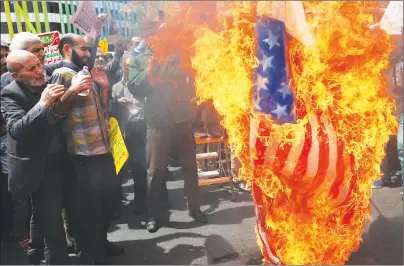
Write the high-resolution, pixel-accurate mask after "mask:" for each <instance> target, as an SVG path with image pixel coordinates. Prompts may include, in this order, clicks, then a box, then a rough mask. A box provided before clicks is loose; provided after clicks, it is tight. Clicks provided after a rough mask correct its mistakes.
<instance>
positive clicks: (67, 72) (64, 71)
mask: <svg viewBox="0 0 404 266" xmlns="http://www.w3.org/2000/svg"><path fill="white" fill-rule="evenodd" d="M76 75H77V72H75V71H74V70H72V69H70V68H67V67H61V68H58V69H56V70H55V71H54V72H53V74H52V76H51V82H52V83H55V82H62V83H63V82H66V81H70V80H71V79H72V78H73V77H74V76H76Z"/></svg>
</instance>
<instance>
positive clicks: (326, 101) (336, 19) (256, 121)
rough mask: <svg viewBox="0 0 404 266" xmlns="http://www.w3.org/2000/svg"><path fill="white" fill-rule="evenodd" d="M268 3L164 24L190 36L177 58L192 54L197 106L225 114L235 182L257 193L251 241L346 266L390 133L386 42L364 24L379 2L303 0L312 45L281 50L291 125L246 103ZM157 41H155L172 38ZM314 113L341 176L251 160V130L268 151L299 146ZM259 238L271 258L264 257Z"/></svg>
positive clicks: (254, 154) (235, 5)
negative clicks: (339, 162) (259, 224)
mask: <svg viewBox="0 0 404 266" xmlns="http://www.w3.org/2000/svg"><path fill="white" fill-rule="evenodd" d="M199 4H200V2H199ZM271 4H272V2H271V1H269V2H264V1H263V2H258V3H257V2H250V1H245V2H221V3H220V4H219V5H218V7H219V9H218V10H219V11H220V12H218V14H217V20H216V18H215V21H217V22H218V23H219V26H220V23H221V27H214V26H212V25H210V26H209V27H208V26H207V25H206V24H204V23H201V21H198V22H196V21H195V19H194V18H191V17H193V16H188V15H189V14H192V4H191V5H185V6H186V10H187V11H186V12H188V13H186V12H185V9H184V10H183V11H182V12H185V13H182V14H188V15H183V16H182V17H177V18H175V20H176V22H174V21H171V20H170V19H168V20H167V24H166V25H170V23H175V24H171V25H175V26H174V28H167V29H170V32H171V34H172V36H173V35H176V33H180V34H179V36H177V37H172V38H177V39H178V38H179V39H181V38H183V39H184V38H188V39H187V41H185V42H184V43H183V44H181V49H177V50H176V52H178V53H181V54H182V55H183V56H184V57H191V61H190V63H191V64H192V68H193V71H194V72H195V74H196V83H195V85H196V88H197V95H198V96H200V98H201V101H205V100H213V103H214V106H215V108H216V110H217V111H218V112H219V113H220V114H221V115H222V117H223V120H222V125H223V126H224V127H225V128H226V130H227V132H228V136H229V139H228V142H229V145H231V146H232V148H233V152H234V153H235V155H236V156H237V157H238V158H239V159H240V161H241V162H242V166H243V167H242V169H241V170H240V177H241V178H243V179H244V180H246V181H248V183H249V184H250V185H253V186H256V187H257V188H259V190H260V191H262V194H263V195H262V196H259V197H258V196H256V195H254V200H255V205H256V206H257V207H258V208H259V209H260V210H261V213H260V216H261V217H262V221H263V231H264V233H263V234H258V239H259V240H258V243H259V245H260V247H261V250H262V252H263V255H264V257H265V259H264V262H267V263H284V264H343V263H345V262H346V261H347V259H348V257H349V255H350V254H351V253H352V252H353V251H355V250H357V249H358V247H359V245H360V243H361V234H362V232H363V228H364V225H365V222H366V219H367V218H369V214H370V206H369V199H370V196H371V184H372V182H373V181H375V180H376V179H378V177H379V176H380V168H379V166H380V163H381V160H382V158H383V156H384V145H385V143H386V142H387V140H388V136H389V135H390V134H392V132H393V131H394V130H395V128H396V127H397V122H396V120H395V118H394V117H393V116H392V111H393V110H394V104H393V103H392V101H391V100H390V99H389V97H388V96H387V94H386V88H387V82H386V77H385V75H384V73H383V71H384V70H385V69H386V68H387V67H388V57H389V54H390V52H391V49H392V47H391V41H390V38H389V37H388V36H387V34H386V33H384V32H383V31H381V30H373V31H371V30H369V28H368V25H367V24H366V23H365V22H364V21H363V16H362V15H363V14H366V12H367V10H368V8H369V7H371V6H375V5H376V2H357V1H354V2H343V1H335V2H311V1H310V2H305V3H304V8H305V13H306V16H307V18H308V23H309V25H310V27H311V29H312V30H313V35H314V39H315V45H314V46H304V45H303V44H301V43H299V42H298V41H296V40H294V41H291V42H290V43H288V44H287V45H288V58H289V65H290V66H291V67H290V70H291V74H292V84H293V89H294V94H295V99H296V102H297V109H296V115H297V117H298V121H297V123H296V124H284V125H275V124H273V123H272V121H273V120H272V117H271V116H270V115H266V114H261V113H257V112H256V111H255V110H254V106H253V103H252V100H251V99H252V95H251V94H252V87H253V83H252V76H253V73H254V68H256V67H257V66H258V61H257V58H256V57H255V22H256V17H257V16H259V15H266V14H267V13H268V10H270V8H271ZM190 10H191V11H190ZM190 12H191V13H190ZM193 12H194V13H193V15H195V12H197V10H195V9H194V10H193ZM215 26H216V25H215ZM183 34H184V35H183ZM160 36H162V35H160ZM164 36H165V37H164V38H161V39H159V41H160V44H161V43H162V42H163V41H161V40H166V41H167V40H168V39H169V38H168V37H167V34H166V35H164ZM164 43H166V42H164ZM155 44H158V42H157V41H156V39H155ZM170 45H173V44H170ZM179 50H181V51H179ZM167 53H169V49H165V50H164V49H162V50H160V52H157V56H160V57H164V56H166V55H167ZM313 116H318V117H319V125H318V126H317V127H312V134H313V135H314V136H317V135H318V138H319V141H321V137H322V136H323V135H324V132H329V131H333V132H334V133H335V138H334V139H332V140H331V139H330V140H328V141H334V142H335V143H337V145H338V147H339V150H340V153H341V154H339V155H341V156H342V158H343V161H344V163H345V168H344V171H342V172H341V171H339V169H333V170H335V171H334V172H336V173H337V174H332V171H331V170H327V171H325V172H324V173H323V174H324V175H323V177H322V178H318V177H317V176H311V175H310V174H309V171H307V172H304V173H299V174H298V175H294V174H292V173H291V172H288V168H287V167H285V170H283V171H280V170H279V169H277V168H278V166H279V162H278V161H279V158H276V157H271V158H269V161H271V160H272V162H273V163H268V164H267V163H265V164H263V165H254V164H253V161H254V159H257V158H259V157H260V156H261V157H262V156H263V154H262V151H260V148H259V147H255V146H251V145H250V137H251V134H253V135H255V137H256V139H257V140H259V141H260V142H261V143H263V145H264V146H265V147H267V148H268V149H267V150H271V149H272V148H273V147H274V145H275V146H278V147H283V148H284V149H286V148H287V147H288V146H290V145H291V144H296V143H298V142H299V141H301V139H302V138H303V137H304V136H305V134H306V128H307V126H308V124H309V122H310V121H311V120H312V118H313ZM256 125H259V126H258V127H257V126H256ZM269 132H270V134H269ZM269 135H270V137H268V136H269ZM291 154H292V155H293V152H292V153H291ZM292 157H293V156H292ZM334 159H335V158H334ZM335 160H336V159H335ZM332 180H334V181H335V180H338V182H339V185H340V187H341V189H340V192H339V193H335V191H334V190H333V189H334V188H333V186H332V185H333V184H332V182H333V181H332ZM263 239H265V240H266V241H267V242H268V243H269V245H270V249H271V252H272V253H273V254H274V255H275V257H272V256H270V255H268V247H267V246H266V243H263ZM264 242H265V241H264ZM278 259H279V260H278Z"/></svg>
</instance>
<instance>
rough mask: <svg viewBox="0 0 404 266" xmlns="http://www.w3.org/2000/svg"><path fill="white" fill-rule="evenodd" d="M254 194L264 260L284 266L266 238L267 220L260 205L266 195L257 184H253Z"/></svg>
mask: <svg viewBox="0 0 404 266" xmlns="http://www.w3.org/2000/svg"><path fill="white" fill-rule="evenodd" d="M252 194H253V198H254V201H255V204H254V205H255V217H256V226H257V231H258V237H259V240H260V241H261V244H262V253H263V255H264V258H265V259H266V260H267V261H269V262H272V263H273V264H276V265H280V264H282V263H281V261H280V259H279V258H278V257H277V256H276V255H275V252H274V251H273V250H272V248H271V247H270V245H269V242H268V238H267V236H266V231H265V230H264V226H263V225H265V219H264V216H263V215H262V211H261V210H260V208H261V207H260V206H259V204H260V203H262V202H263V200H262V198H263V197H266V195H265V194H264V193H263V192H262V190H261V189H260V188H259V187H258V185H257V184H255V183H253V184H252Z"/></svg>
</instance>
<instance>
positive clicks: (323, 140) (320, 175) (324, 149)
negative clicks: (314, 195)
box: [311, 119, 330, 192]
mask: <svg viewBox="0 0 404 266" xmlns="http://www.w3.org/2000/svg"><path fill="white" fill-rule="evenodd" d="M318 121H319V131H318V139H319V143H320V151H319V160H318V169H317V174H316V176H315V177H314V179H313V183H312V186H311V191H313V192H314V190H316V189H317V188H318V187H319V186H320V185H321V184H322V183H323V182H324V179H325V176H326V174H327V170H328V164H329V155H330V147H329V141H328V135H327V132H326V131H325V126H324V123H323V122H322V120H321V119H318Z"/></svg>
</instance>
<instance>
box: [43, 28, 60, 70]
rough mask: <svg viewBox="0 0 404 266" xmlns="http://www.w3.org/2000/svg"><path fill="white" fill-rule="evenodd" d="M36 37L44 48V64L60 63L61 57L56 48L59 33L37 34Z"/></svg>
mask: <svg viewBox="0 0 404 266" xmlns="http://www.w3.org/2000/svg"><path fill="white" fill-rule="evenodd" d="M38 36H39V38H40V39H41V42H42V44H43V46H44V48H45V64H54V63H58V62H60V61H62V55H61V54H60V52H59V48H58V44H59V42H60V33H59V32H58V31H52V32H45V33H41V34H38Z"/></svg>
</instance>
